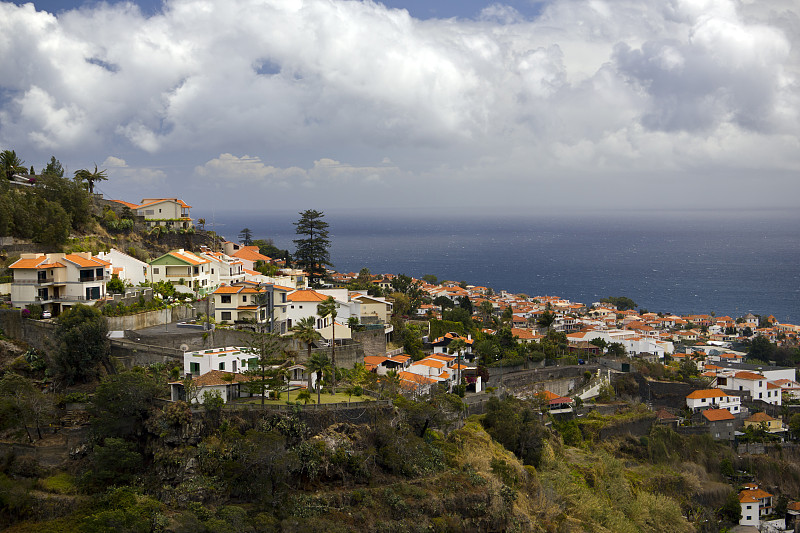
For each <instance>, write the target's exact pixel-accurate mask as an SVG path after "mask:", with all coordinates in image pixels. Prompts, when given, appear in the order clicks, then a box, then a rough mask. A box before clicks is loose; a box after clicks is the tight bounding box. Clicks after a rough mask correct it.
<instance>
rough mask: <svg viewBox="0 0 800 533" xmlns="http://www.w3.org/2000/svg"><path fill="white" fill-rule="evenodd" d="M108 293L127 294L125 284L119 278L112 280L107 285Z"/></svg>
mask: <svg viewBox="0 0 800 533" xmlns="http://www.w3.org/2000/svg"><path fill="white" fill-rule="evenodd" d="M106 292H111V293H116V294H125V282H124V281H122V280H121V279H119V278H111V279H110V280H108V283H106Z"/></svg>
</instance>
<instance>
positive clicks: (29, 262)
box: [8, 255, 47, 268]
mask: <svg viewBox="0 0 800 533" xmlns="http://www.w3.org/2000/svg"><path fill="white" fill-rule="evenodd" d="M45 261H47V257H45V256H44V255H40V256H37V257H34V258H32V259H18V260H16V261H14V264H12V265H11V266H10V267H8V268H37V267H39V266H40V265H41V264H42V263H44V262H45Z"/></svg>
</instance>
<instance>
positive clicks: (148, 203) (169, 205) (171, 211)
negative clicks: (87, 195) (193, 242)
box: [112, 198, 194, 229]
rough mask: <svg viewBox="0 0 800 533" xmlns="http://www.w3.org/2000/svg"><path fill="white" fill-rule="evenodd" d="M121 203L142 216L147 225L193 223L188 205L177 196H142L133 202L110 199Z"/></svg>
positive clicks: (178, 225) (170, 225) (184, 225)
mask: <svg viewBox="0 0 800 533" xmlns="http://www.w3.org/2000/svg"><path fill="white" fill-rule="evenodd" d="M112 202H117V203H119V204H122V205H124V206H126V207H128V208H130V209H131V210H132V211H134V212H135V213H136V214H137V215H138V216H140V217H144V219H145V223H146V224H147V225H148V226H166V227H168V228H183V229H188V228H191V227H192V226H193V225H194V224H193V223H192V218H191V217H190V216H189V209H191V208H192V206H190V205H186V202H184V201H183V200H179V199H178V198H142V201H141V203H139V204H134V203H131V202H125V201H123V200H112Z"/></svg>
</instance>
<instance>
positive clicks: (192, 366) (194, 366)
mask: <svg viewBox="0 0 800 533" xmlns="http://www.w3.org/2000/svg"><path fill="white" fill-rule="evenodd" d="M189 371H190V372H191V373H192V375H193V376H196V375H198V374H199V373H200V363H189Z"/></svg>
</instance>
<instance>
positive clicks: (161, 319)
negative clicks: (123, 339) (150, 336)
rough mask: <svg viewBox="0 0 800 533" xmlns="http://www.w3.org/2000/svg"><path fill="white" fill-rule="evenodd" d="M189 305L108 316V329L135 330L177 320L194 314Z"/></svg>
mask: <svg viewBox="0 0 800 533" xmlns="http://www.w3.org/2000/svg"><path fill="white" fill-rule="evenodd" d="M193 313H194V309H192V308H191V307H185V306H182V305H181V306H177V307H169V308H167V309H159V310H156V311H145V312H144V313H136V314H135V315H126V316H110V317H106V318H107V319H108V330H109V331H125V330H131V331H136V330H138V329H144V328H149V327H153V326H161V325H164V324H166V323H168V322H178V321H180V320H186V319H187V318H191V317H193V316H194V314H193Z"/></svg>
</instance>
